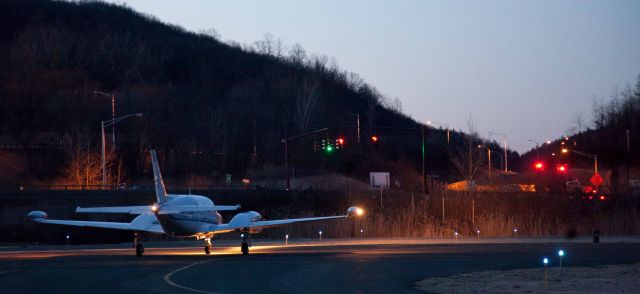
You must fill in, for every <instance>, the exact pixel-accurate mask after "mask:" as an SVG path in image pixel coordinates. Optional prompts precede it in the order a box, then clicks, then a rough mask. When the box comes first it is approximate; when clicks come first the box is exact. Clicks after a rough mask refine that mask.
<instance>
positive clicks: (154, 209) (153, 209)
mask: <svg viewBox="0 0 640 294" xmlns="http://www.w3.org/2000/svg"><path fill="white" fill-rule="evenodd" d="M151 211H153V212H156V211H158V206H157V205H155V204H154V205H151Z"/></svg>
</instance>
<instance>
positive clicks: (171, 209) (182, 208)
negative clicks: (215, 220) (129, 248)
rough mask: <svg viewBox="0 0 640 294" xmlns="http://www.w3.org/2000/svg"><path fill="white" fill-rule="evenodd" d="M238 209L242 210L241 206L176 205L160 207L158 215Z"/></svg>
mask: <svg viewBox="0 0 640 294" xmlns="http://www.w3.org/2000/svg"><path fill="white" fill-rule="evenodd" d="M238 208H240V205H214V206H192V205H179V206H178V205H175V206H162V207H160V209H159V211H158V214H172V213H182V212H198V211H226V210H236V209H238Z"/></svg>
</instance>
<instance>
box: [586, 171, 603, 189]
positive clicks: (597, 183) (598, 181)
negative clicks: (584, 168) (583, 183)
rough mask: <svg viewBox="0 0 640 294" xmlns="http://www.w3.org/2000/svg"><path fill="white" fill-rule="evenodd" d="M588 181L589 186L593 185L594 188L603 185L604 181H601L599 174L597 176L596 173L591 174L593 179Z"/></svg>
mask: <svg viewBox="0 0 640 294" xmlns="http://www.w3.org/2000/svg"><path fill="white" fill-rule="evenodd" d="M589 181H590V182H591V184H593V185H594V186H596V187H598V186H600V185H602V183H604V179H602V177H601V176H600V174H597V173H596V174H593V177H591V179H589Z"/></svg>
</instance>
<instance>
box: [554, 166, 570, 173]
mask: <svg viewBox="0 0 640 294" xmlns="http://www.w3.org/2000/svg"><path fill="white" fill-rule="evenodd" d="M568 170H569V167H568V166H567V165H566V164H558V165H557V166H556V171H557V172H559V173H562V174H564V173H566V172H567V171H568Z"/></svg>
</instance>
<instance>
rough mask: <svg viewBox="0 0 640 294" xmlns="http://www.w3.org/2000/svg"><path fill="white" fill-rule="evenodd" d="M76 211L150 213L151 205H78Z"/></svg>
mask: <svg viewBox="0 0 640 294" xmlns="http://www.w3.org/2000/svg"><path fill="white" fill-rule="evenodd" d="M76 213H127V214H150V213H152V211H151V205H144V206H112V207H80V206H78V207H77V208H76Z"/></svg>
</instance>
